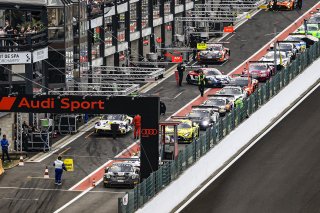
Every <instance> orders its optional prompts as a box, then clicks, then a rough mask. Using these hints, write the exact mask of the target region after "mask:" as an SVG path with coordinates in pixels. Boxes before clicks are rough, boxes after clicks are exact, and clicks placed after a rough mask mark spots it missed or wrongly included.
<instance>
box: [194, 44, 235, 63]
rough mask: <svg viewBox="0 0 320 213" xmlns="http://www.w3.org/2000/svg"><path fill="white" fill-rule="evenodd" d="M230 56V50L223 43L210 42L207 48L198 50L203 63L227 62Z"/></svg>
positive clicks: (198, 58) (200, 60)
mask: <svg viewBox="0 0 320 213" xmlns="http://www.w3.org/2000/svg"><path fill="white" fill-rule="evenodd" d="M229 58H230V50H229V49H228V48H226V47H224V46H223V45H222V44H208V46H207V49H206V50H201V51H199V52H198V55H197V60H198V61H199V62H201V63H210V62H225V61H227V60H228V59H229Z"/></svg>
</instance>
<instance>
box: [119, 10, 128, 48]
mask: <svg viewBox="0 0 320 213" xmlns="http://www.w3.org/2000/svg"><path fill="white" fill-rule="evenodd" d="M125 18H126V16H125V13H121V14H120V15H119V27H118V37H117V40H118V42H119V43H121V42H124V41H125V40H126V36H125V30H126V25H125Z"/></svg>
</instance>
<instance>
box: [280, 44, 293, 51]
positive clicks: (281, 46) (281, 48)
mask: <svg viewBox="0 0 320 213" xmlns="http://www.w3.org/2000/svg"><path fill="white" fill-rule="evenodd" d="M279 47H280V50H291V49H292V45H291V44H284V43H280V44H279Z"/></svg>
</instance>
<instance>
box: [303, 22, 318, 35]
mask: <svg viewBox="0 0 320 213" xmlns="http://www.w3.org/2000/svg"><path fill="white" fill-rule="evenodd" d="M298 33H301V34H305V27H304V25H302V26H301V27H299V29H298ZM307 33H308V35H312V36H314V37H316V38H320V26H319V24H308V23H307Z"/></svg>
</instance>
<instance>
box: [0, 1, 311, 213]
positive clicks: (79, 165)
mask: <svg viewBox="0 0 320 213" xmlns="http://www.w3.org/2000/svg"><path fill="white" fill-rule="evenodd" d="M315 3H317V1H315V0H312V1H308V2H305V3H304V8H303V10H301V11H292V12H265V11H261V12H259V13H258V14H257V15H255V16H254V17H252V19H251V20H250V21H249V22H246V23H245V24H243V25H242V26H240V27H239V28H238V29H237V32H236V34H232V35H229V36H227V37H226V38H225V39H223V41H228V42H230V43H229V44H225V45H226V47H228V48H230V49H231V59H230V60H229V61H228V62H227V63H225V64H224V65H223V66H219V65H209V67H217V68H218V69H219V70H221V71H223V72H224V73H225V74H227V73H229V72H230V71H231V70H232V69H234V68H235V67H237V66H238V65H239V64H240V63H241V62H243V61H244V60H245V59H247V58H248V57H249V56H251V55H252V54H253V53H255V52H256V51H257V50H259V49H260V48H261V47H262V46H264V44H265V43H267V42H268V41H270V40H271V39H272V38H273V37H274V34H273V30H274V25H273V24H272V23H271V21H268V22H266V20H273V22H274V23H277V24H276V26H277V31H279V32H280V31H282V30H283V29H285V28H286V27H287V26H288V25H290V24H291V23H292V22H294V21H295V20H296V19H297V18H298V17H299V16H300V15H301V14H303V13H304V12H305V11H306V10H308V9H309V8H310V7H312V6H313V5H314V4H315ZM250 41H251V42H250ZM192 63H194V62H192ZM195 64H197V63H195ZM184 77H185V76H184ZM148 93H149V94H158V95H159V96H160V97H161V99H163V101H164V102H165V103H166V105H167V112H168V113H167V115H165V116H162V118H161V119H162V120H164V119H166V118H168V117H169V116H170V114H172V113H173V112H176V111H177V110H179V109H180V108H181V107H183V106H184V105H186V104H187V103H188V102H189V101H190V100H192V99H193V98H195V97H196V96H198V95H199V91H198V89H197V87H196V86H193V85H187V84H186V82H185V81H184V82H183V86H182V87H177V86H176V83H175V78H174V76H171V77H169V78H168V79H166V80H165V81H163V82H162V83H161V84H159V85H158V86H156V87H155V88H153V89H152V90H150V91H149V92H148ZM178 94H179V95H178ZM169 112H170V113H169ZM89 133H90V132H88V133H87V134H89ZM87 134H85V135H84V136H83V137H81V138H79V139H77V140H75V141H74V142H72V143H71V144H70V145H69V146H70V147H71V149H70V150H69V151H67V152H66V153H64V155H65V156H72V155H73V156H74V157H75V158H74V161H75V171H74V172H73V173H71V172H70V173H64V180H65V182H64V185H63V186H62V188H63V189H68V188H69V187H71V186H72V185H74V184H75V183H77V182H78V181H79V180H81V179H83V178H84V177H85V176H86V175H88V174H90V173H91V172H93V171H94V170H95V169H96V168H97V167H99V166H101V165H103V164H104V163H105V162H106V161H108V160H109V159H110V158H112V157H113V156H115V155H116V154H117V153H119V152H120V151H122V150H123V149H125V148H126V147H127V146H128V145H130V144H132V143H133V136H132V134H128V135H127V136H124V137H119V138H117V140H115V141H114V140H113V139H112V138H109V137H106V138H105V139H103V138H102V139H100V138H97V137H96V136H94V135H90V136H88V137H87V138H86V136H87ZM183 146H184V145H181V146H180V147H183ZM84 156H90V157H84ZM55 157H56V155H53V156H51V157H50V158H48V159H46V160H45V161H44V162H41V163H39V164H28V165H26V166H25V167H24V169H23V170H24V171H23V172H22V171H21V168H14V169H13V170H12V172H11V174H7V175H6V176H10V178H11V177H13V178H12V179H10V178H9V177H8V178H4V177H6V176H3V177H0V180H1V181H0V185H3V186H8V185H10V186H17V185H18V186H23V187H29V185H31V186H32V185H33V181H34V180H33V179H31V180H28V181H25V180H26V179H25V178H23V181H25V183H23V184H21V182H22V180H21V177H19V173H23V174H25V173H26V172H27V173H28V174H29V175H30V176H34V177H39V176H40V177H41V176H43V171H44V167H45V166H46V165H51V164H52V162H53V161H54V159H55ZM19 170H20V171H21V172H19ZM50 176H51V177H53V173H52V170H51V174H50ZM4 179H6V180H5V181H4ZM52 185H53V181H51V182H50V183H48V182H46V183H43V187H44V188H50V187H52ZM41 186H42V185H41ZM53 186H54V185H53ZM97 189H99V190H100V189H101V190H109V189H104V188H103V187H102V185H98V186H97V187H96V189H95V190H97ZM114 190H115V191H117V190H116V189H114ZM17 191H19V193H21V194H25V193H26V192H25V191H23V190H17ZM74 193H75V194H73V195H72V196H73V197H75V196H76V195H78V194H79V192H74ZM4 195H6V190H4ZM6 196H7V195H6ZM69 196H70V194H69V193H52V194H50V197H48V196H47V197H46V196H44V198H45V199H44V200H43V201H41V200H39V201H38V202H36V203H33V204H32V205H33V206H42V205H47V208H48V209H57V206H58V207H60V206H62V205H61V202H60V199H61V200H63V202H62V203H66V202H68V201H69V200H70V199H71V198H70V197H72V196H70V197H69ZM88 196H92V195H91V194H86V195H84V196H83V197H82V198H80V199H79V200H78V201H77V202H76V203H74V204H72V205H70V206H69V207H68V208H66V209H65V212H71V210H70V211H69V208H73V206H74V205H76V206H82V207H84V206H86V208H79V209H81V210H82V212H89V211H92V210H93V209H95V208H99V206H100V205H103V206H104V207H105V209H104V210H105V211H108V212H113V210H115V211H116V210H117V202H108V205H106V206H105V205H104V203H106V201H107V200H112V201H115V200H116V198H117V197H118V196H119V194H117V193H115V194H113V193H111V195H110V197H108V199H106V198H104V197H103V196H104V195H103V194H98V193H96V194H94V196H98V197H99V198H95V199H98V200H100V201H103V200H104V202H99V203H98V205H94V204H93V203H90V202H87V201H88V200H89V198H88V199H86V198H87V197H88ZM7 197H10V196H7ZM50 199H57V200H59V202H58V201H57V202H56V203H57V204H54V203H53V202H50ZM1 203H2V204H1ZM8 203H9V200H0V205H7V204H8ZM95 204H96V203H95ZM30 205H31V204H30ZM88 205H89V206H90V208H88ZM16 206H17V207H14V208H13V207H12V206H10V205H9V206H8V208H7V209H9V210H10V211H11V210H12V211H11V212H16V210H17V209H18V208H19V206H20V207H23V204H22V203H21V204H20V203H17V204H16ZM109 209H110V211H109Z"/></svg>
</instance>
